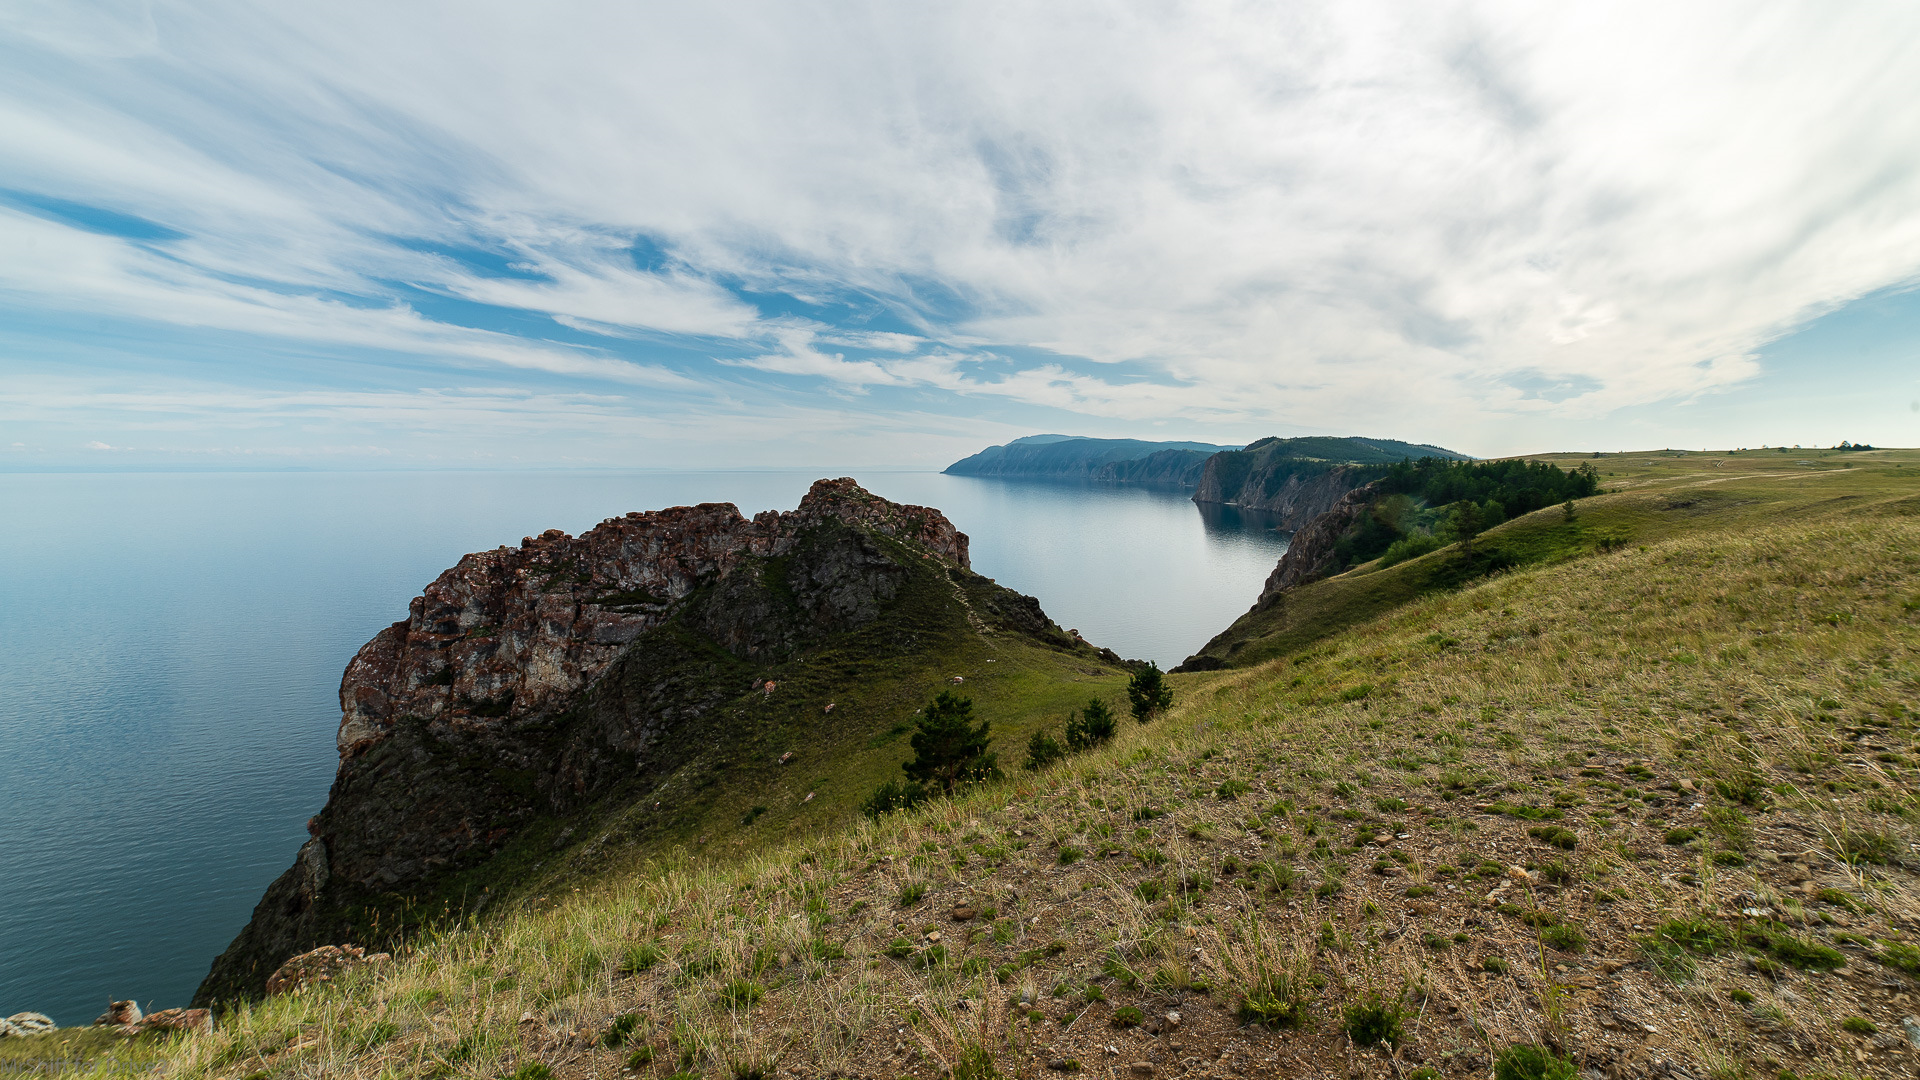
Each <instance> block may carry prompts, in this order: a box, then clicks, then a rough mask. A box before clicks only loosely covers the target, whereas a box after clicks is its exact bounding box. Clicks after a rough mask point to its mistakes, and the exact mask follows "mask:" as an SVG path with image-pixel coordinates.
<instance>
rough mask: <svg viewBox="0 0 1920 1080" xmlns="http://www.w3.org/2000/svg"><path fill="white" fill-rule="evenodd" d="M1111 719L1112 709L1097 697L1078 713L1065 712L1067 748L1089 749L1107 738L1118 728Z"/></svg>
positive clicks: (1076, 750) (1075, 749)
mask: <svg viewBox="0 0 1920 1080" xmlns="http://www.w3.org/2000/svg"><path fill="white" fill-rule="evenodd" d="M1118 726H1119V725H1117V724H1116V723H1114V719H1113V710H1111V709H1109V708H1107V703H1106V702H1104V701H1101V700H1100V699H1099V698H1094V699H1093V700H1091V701H1089V702H1087V707H1086V709H1085V710H1084V711H1082V712H1079V713H1068V714H1067V748H1068V749H1069V750H1073V751H1075V752H1078V751H1081V750H1091V749H1093V748H1094V747H1096V746H1099V745H1100V744H1101V743H1104V742H1106V741H1107V740H1108V739H1111V738H1113V733H1114V732H1115V731H1116V730H1117V729H1118Z"/></svg>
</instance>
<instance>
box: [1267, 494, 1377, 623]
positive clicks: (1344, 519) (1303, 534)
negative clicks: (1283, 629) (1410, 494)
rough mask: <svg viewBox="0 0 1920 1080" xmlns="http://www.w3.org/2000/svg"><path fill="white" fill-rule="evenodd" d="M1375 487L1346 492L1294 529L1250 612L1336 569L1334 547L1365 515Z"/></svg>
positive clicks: (1336, 559) (1336, 558)
mask: <svg viewBox="0 0 1920 1080" xmlns="http://www.w3.org/2000/svg"><path fill="white" fill-rule="evenodd" d="M1378 488H1379V484H1378V482H1375V483H1371V484H1367V485H1365V486H1363V487H1357V488H1353V489H1351V490H1349V491H1347V492H1346V493H1344V494H1342V495H1341V496H1340V498H1339V499H1338V501H1336V502H1335V503H1334V504H1333V506H1331V507H1329V508H1328V509H1327V511H1326V512H1325V513H1323V514H1320V515H1319V516H1317V517H1315V518H1314V519H1313V520H1312V521H1310V522H1308V523H1307V526H1306V527H1305V528H1303V529H1299V530H1296V531H1295V532H1294V534H1293V539H1292V540H1291V541H1289V542H1288V544H1287V550H1286V551H1285V552H1283V553H1282V554H1281V556H1280V561H1279V562H1277V563H1275V564H1274V567H1273V573H1271V574H1268V575H1267V581H1266V584H1265V585H1263V586H1262V587H1261V589H1260V598H1259V599H1257V600H1255V601H1254V602H1253V610H1255V611H1260V610H1262V609H1264V608H1269V607H1272V606H1273V605H1274V604H1275V603H1277V602H1279V599H1280V594H1281V593H1283V592H1285V591H1287V590H1288V589H1291V588H1294V587H1295V586H1299V585H1305V584H1306V583H1307V582H1309V581H1318V580H1319V579H1321V578H1323V577H1326V576H1327V575H1328V574H1331V573H1333V572H1335V571H1337V570H1339V569H1340V566H1339V556H1338V553H1337V552H1336V551H1335V550H1334V546H1335V545H1336V544H1337V543H1339V540H1340V538H1341V537H1342V536H1345V535H1346V533H1347V530H1348V529H1351V528H1353V523H1354V522H1355V521H1358V520H1359V519H1360V515H1361V514H1364V513H1366V512H1367V506H1368V504H1370V503H1372V502H1373V499H1374V496H1375V495H1376V494H1377V493H1378Z"/></svg>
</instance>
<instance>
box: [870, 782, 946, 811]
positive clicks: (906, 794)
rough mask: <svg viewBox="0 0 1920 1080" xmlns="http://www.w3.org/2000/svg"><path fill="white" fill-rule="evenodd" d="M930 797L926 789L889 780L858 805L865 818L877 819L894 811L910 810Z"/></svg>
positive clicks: (913, 784) (910, 783)
mask: <svg viewBox="0 0 1920 1080" xmlns="http://www.w3.org/2000/svg"><path fill="white" fill-rule="evenodd" d="M929 797H930V796H929V795H928V793H927V789H926V788H925V787H924V786H922V785H920V784H917V783H914V782H912V781H906V782H902V781H899V780H889V781H887V782H886V783H884V784H881V785H880V786H879V787H877V788H875V789H874V791H873V794H872V795H869V796H867V801H866V802H863V803H861V804H860V812H861V813H862V814H865V815H866V816H867V817H870V818H874V819H878V818H880V817H881V816H882V815H885V814H891V813H893V812H894V811H896V810H911V809H913V808H914V807H916V806H918V805H920V804H921V803H923V802H926V801H927V799H928V798H929Z"/></svg>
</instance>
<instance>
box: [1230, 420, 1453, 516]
mask: <svg viewBox="0 0 1920 1080" xmlns="http://www.w3.org/2000/svg"><path fill="white" fill-rule="evenodd" d="M1423 457H1436V458H1446V459H1461V458H1463V457H1464V455H1462V454H1458V453H1455V452H1454V451H1452V450H1444V449H1442V448H1440V447H1437V446H1427V445H1425V444H1423V443H1407V442H1400V441H1398V440H1395V439H1362V438H1347V437H1342V438H1334V437H1327V436H1308V437H1304V438H1298V439H1279V438H1269V439H1261V440H1259V441H1257V442H1253V443H1249V444H1247V447H1246V449H1244V450H1231V451H1226V452H1222V453H1219V454H1215V455H1213V456H1212V457H1210V458H1208V459H1207V461H1206V464H1205V467H1204V468H1203V469H1202V471H1201V474H1200V477H1199V479H1198V481H1197V483H1196V485H1195V488H1194V492H1193V501H1194V502H1201V503H1223V504H1225V505H1227V506H1238V507H1242V508H1245V509H1248V510H1263V511H1266V512H1267V513H1270V514H1276V515H1278V516H1279V517H1280V519H1281V521H1280V524H1279V525H1278V528H1280V529H1283V530H1298V529H1301V528H1304V527H1305V526H1306V524H1307V523H1308V522H1310V521H1312V520H1313V519H1314V518H1316V517H1319V516H1320V515H1321V514H1324V513H1326V512H1328V511H1329V510H1332V509H1333V508H1334V505H1335V504H1336V503H1338V502H1339V501H1340V498H1341V496H1343V495H1345V494H1346V493H1347V492H1349V491H1351V490H1353V489H1354V488H1357V487H1359V486H1360V485H1362V484H1365V483H1368V482H1370V481H1372V480H1374V479H1376V478H1378V477H1379V476H1381V475H1383V473H1384V471H1385V469H1384V466H1387V465H1391V464H1393V463H1395V462H1398V461H1404V460H1418V459H1420V458H1423Z"/></svg>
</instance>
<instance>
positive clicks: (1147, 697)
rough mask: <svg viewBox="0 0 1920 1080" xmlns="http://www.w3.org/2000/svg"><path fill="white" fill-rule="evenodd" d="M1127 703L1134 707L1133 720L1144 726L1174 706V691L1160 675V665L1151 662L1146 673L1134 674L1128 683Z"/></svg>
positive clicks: (1138, 672) (1148, 663)
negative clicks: (1157, 714) (1158, 714)
mask: <svg viewBox="0 0 1920 1080" xmlns="http://www.w3.org/2000/svg"><path fill="white" fill-rule="evenodd" d="M1127 702H1128V703H1129V704H1130V705H1132V706H1133V718H1134V719H1135V720H1138V721H1140V722H1141V723H1143V724H1144V723H1146V722H1147V721H1149V720H1151V719H1153V717H1154V715H1155V714H1156V713H1160V712H1164V711H1165V710H1166V708H1167V707H1168V706H1169V705H1172V704H1173V690H1172V688H1171V687H1169V686H1168V685H1167V680H1166V678H1165V676H1163V675H1161V674H1160V665H1158V664H1156V663H1154V662H1153V661H1151V660H1149V661H1147V668H1146V670H1145V671H1136V672H1134V674H1133V679H1132V681H1130V682H1128V683H1127Z"/></svg>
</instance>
